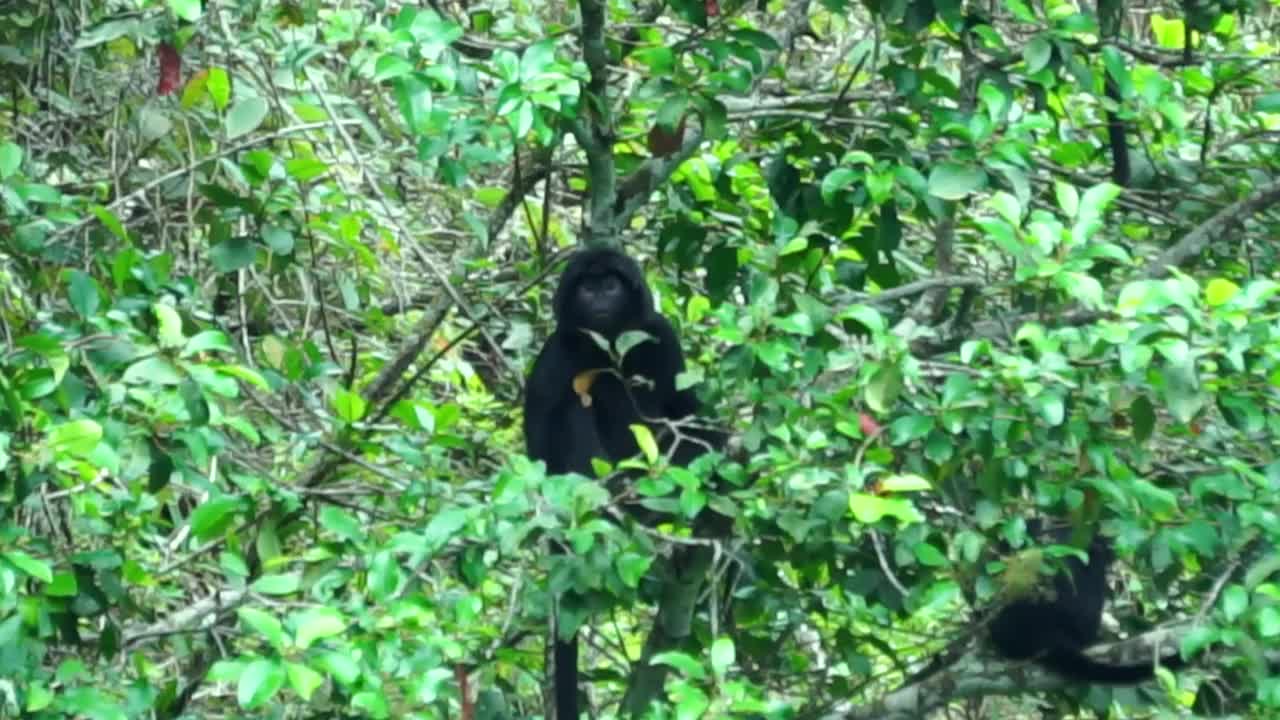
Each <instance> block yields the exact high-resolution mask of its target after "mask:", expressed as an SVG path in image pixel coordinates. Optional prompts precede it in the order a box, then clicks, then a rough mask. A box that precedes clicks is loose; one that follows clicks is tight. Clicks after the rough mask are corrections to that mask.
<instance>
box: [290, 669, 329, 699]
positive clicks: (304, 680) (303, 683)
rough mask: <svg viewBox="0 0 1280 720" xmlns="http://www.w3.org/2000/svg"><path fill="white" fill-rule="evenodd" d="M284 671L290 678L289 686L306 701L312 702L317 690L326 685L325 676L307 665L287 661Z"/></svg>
mask: <svg viewBox="0 0 1280 720" xmlns="http://www.w3.org/2000/svg"><path fill="white" fill-rule="evenodd" d="M284 669H285V674H286V675H288V677H289V686H290V687H292V688H293V691H294V692H296V693H298V697H300V698H302V699H303V700H304V701H310V700H311V696H312V695H313V694H315V691H316V689H317V688H319V687H320V686H321V685H323V684H324V676H323V675H321V674H320V673H318V672H316V671H315V670H312V669H311V668H309V667H307V666H306V665H302V664H300V663H296V662H289V661H286V662H285V664H284Z"/></svg>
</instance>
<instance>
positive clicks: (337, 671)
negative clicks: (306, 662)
mask: <svg viewBox="0 0 1280 720" xmlns="http://www.w3.org/2000/svg"><path fill="white" fill-rule="evenodd" d="M315 662H316V665H318V666H319V667H320V668H321V669H323V670H324V671H325V672H327V673H329V676H330V677H332V678H333V679H334V680H335V681H337V683H338V684H339V685H344V686H347V687H350V686H352V685H353V684H355V682H356V681H357V680H359V679H360V663H358V662H356V659H355V658H353V657H351V655H350V654H349V653H346V652H341V651H338V650H334V651H332V652H327V653H324V654H323V655H321V656H320V657H319V658H317V659H316V661H315Z"/></svg>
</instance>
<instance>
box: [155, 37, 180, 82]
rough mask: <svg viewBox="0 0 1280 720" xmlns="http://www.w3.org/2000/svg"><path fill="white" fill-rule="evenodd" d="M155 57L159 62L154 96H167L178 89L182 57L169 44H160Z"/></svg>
mask: <svg viewBox="0 0 1280 720" xmlns="http://www.w3.org/2000/svg"><path fill="white" fill-rule="evenodd" d="M156 57H157V58H158V59H159V60H160V82H158V83H156V94H157V95H168V94H169V93H171V92H173V91H175V90H177V89H178V84H179V83H180V82H181V80H182V56H180V55H178V51H177V50H174V49H173V46H172V45H170V44H169V43H160V46H159V47H157V48H156Z"/></svg>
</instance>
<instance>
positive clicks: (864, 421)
mask: <svg viewBox="0 0 1280 720" xmlns="http://www.w3.org/2000/svg"><path fill="white" fill-rule="evenodd" d="M858 428H859V429H860V430H862V434H863V435H868V436H870V435H875V434H876V433H878V432H880V430H881V428H880V423H878V422H876V421H875V420H874V419H872V417H871V416H870V415H868V414H866V413H858Z"/></svg>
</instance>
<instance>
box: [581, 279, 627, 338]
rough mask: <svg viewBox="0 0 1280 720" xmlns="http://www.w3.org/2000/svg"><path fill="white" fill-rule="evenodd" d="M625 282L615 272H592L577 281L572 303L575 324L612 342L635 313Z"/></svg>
mask: <svg viewBox="0 0 1280 720" xmlns="http://www.w3.org/2000/svg"><path fill="white" fill-rule="evenodd" d="M631 294H632V293H631V291H630V289H629V288H628V287H627V283H626V280H625V279H624V278H622V276H620V275H618V273H616V272H614V271H612V270H608V269H605V270H598V269H597V270H593V271H592V272H589V273H587V274H585V275H583V276H582V278H580V279H579V280H578V284H577V287H575V288H574V291H573V299H572V303H571V307H572V311H573V318H574V320H575V321H576V322H575V324H576V325H577V327H578V328H580V329H585V330H594V331H596V332H598V333H600V334H601V335H604V336H605V337H608V338H610V339H612V338H613V337H614V336H616V335H617V334H618V333H619V332H621V331H622V329H623V328H624V327H626V325H627V323H628V321H629V320H630V319H631V318H630V315H631V314H632V313H633V312H635V310H634V309H633V307H632V305H633V303H632V297H631Z"/></svg>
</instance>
